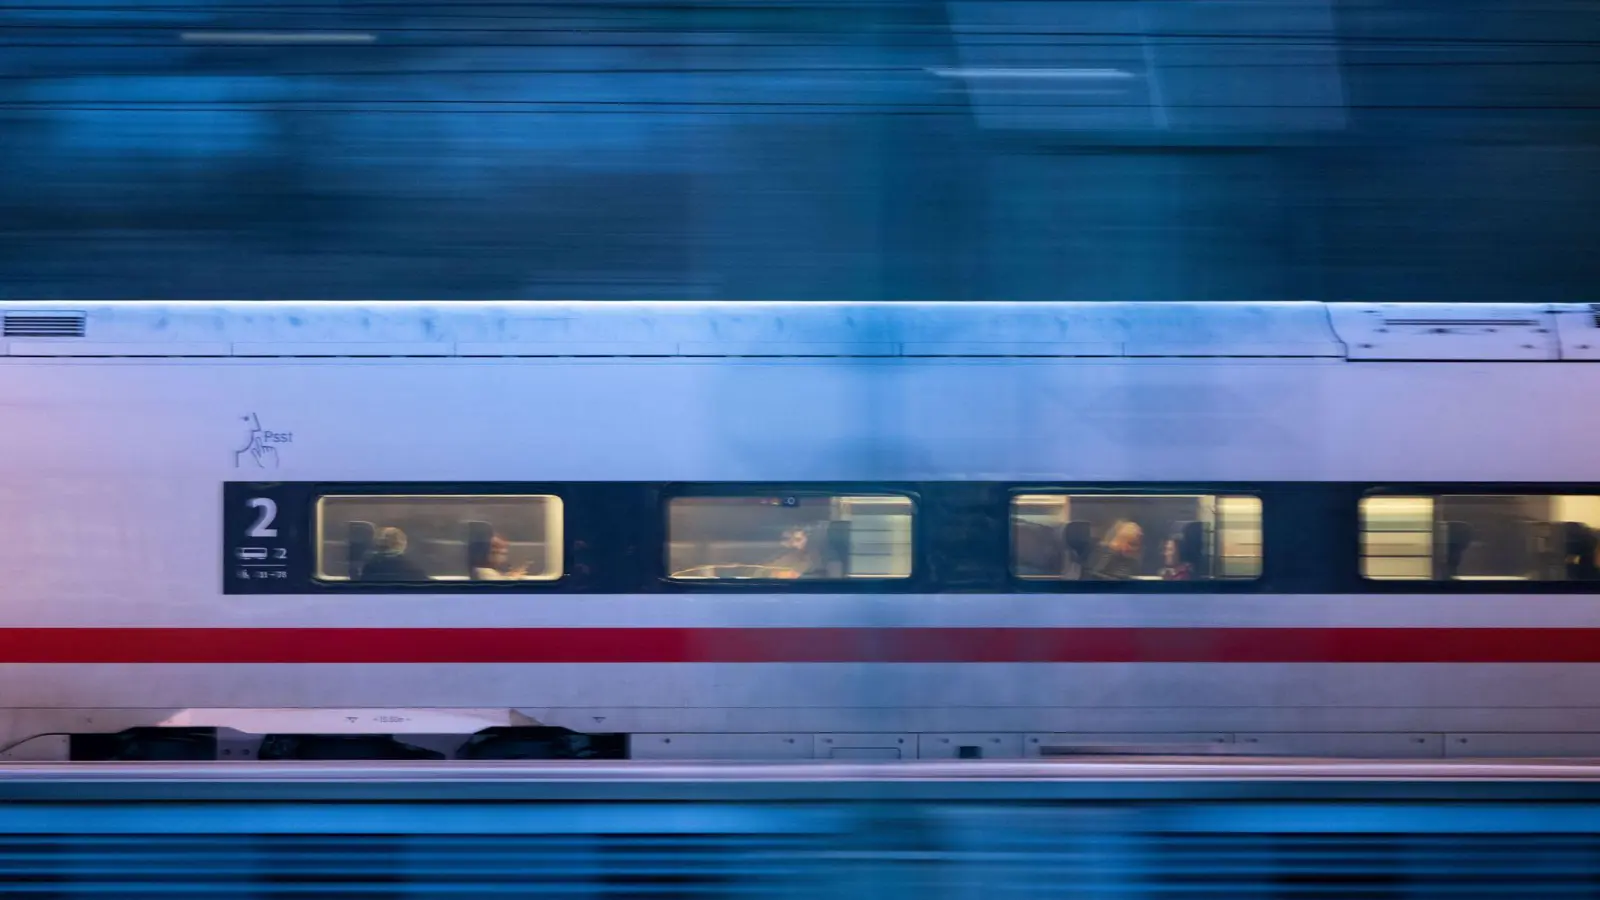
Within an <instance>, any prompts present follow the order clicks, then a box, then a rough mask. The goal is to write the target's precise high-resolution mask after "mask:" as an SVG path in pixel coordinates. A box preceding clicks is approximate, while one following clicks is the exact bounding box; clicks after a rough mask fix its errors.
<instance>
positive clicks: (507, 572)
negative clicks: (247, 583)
mask: <svg viewBox="0 0 1600 900" xmlns="http://www.w3.org/2000/svg"><path fill="white" fill-rule="evenodd" d="M561 533H562V506H561V498H560V497H555V496H551V495H548V494H534V495H470V496H468V495H430V494H410V495H344V496H327V497H322V498H321V499H319V500H318V501H317V578H318V579H320V580H322V581H355V582H388V583H417V584H420V583H433V582H470V581H495V582H502V581H552V580H554V579H557V578H560V577H561Z"/></svg>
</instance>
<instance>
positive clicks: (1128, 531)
mask: <svg viewBox="0 0 1600 900" xmlns="http://www.w3.org/2000/svg"><path fill="white" fill-rule="evenodd" d="M1143 552H1144V529H1143V528H1140V527H1139V526H1138V524H1137V523H1134V522H1130V521H1128V520H1127V519H1123V520H1121V521H1119V522H1117V523H1116V524H1115V525H1112V526H1111V529H1110V530H1109V531H1107V532H1106V539H1105V541H1103V542H1102V543H1101V544H1100V546H1099V547H1098V548H1097V549H1096V550H1095V551H1094V555H1093V556H1091V557H1090V558H1089V578H1091V579H1094V580H1097V581H1131V580H1132V579H1133V577H1134V576H1135V575H1137V574H1139V558H1140V556H1141V555H1142V554H1143Z"/></svg>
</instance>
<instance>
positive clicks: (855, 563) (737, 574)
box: [667, 494, 913, 581]
mask: <svg viewBox="0 0 1600 900" xmlns="http://www.w3.org/2000/svg"><path fill="white" fill-rule="evenodd" d="M912 513H913V507H912V502H911V498H909V497H903V496H893V495H827V494H822V495H819V494H805V495H786V496H759V497H757V496H739V497H727V496H723V497H675V498H673V499H672V500H671V501H670V502H669V503H668V505H667V571H668V572H669V573H670V575H671V577H672V578H674V579H681V580H691V581H692V580H723V581H726V580H752V579H753V580H767V579H802V580H807V581H811V580H823V581H826V580H843V579H857V578H860V579H888V578H907V577H909V576H910V575H911V546H912V544H911V520H912Z"/></svg>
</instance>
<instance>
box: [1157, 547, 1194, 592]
mask: <svg viewBox="0 0 1600 900" xmlns="http://www.w3.org/2000/svg"><path fill="white" fill-rule="evenodd" d="M1161 580H1162V581H1193V580H1194V566H1193V565H1191V564H1189V563H1188V562H1185V561H1184V559H1183V552H1182V551H1181V550H1180V549H1179V543H1178V539H1177V538H1175V537H1169V538H1167V542H1166V543H1165V544H1162V545H1161Z"/></svg>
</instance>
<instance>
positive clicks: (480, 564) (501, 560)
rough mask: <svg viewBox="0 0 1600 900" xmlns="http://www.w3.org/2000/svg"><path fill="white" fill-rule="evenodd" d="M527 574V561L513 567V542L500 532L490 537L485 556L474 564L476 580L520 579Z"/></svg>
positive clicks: (474, 578)
mask: <svg viewBox="0 0 1600 900" xmlns="http://www.w3.org/2000/svg"><path fill="white" fill-rule="evenodd" d="M527 574H528V564H527V563H523V564H522V565H520V566H517V567H516V568H512V567H511V544H510V543H509V542H508V541H506V539H505V538H503V537H501V536H500V535H498V534H497V535H494V536H493V537H491V538H489V547H488V551H487V554H486V555H485V557H484V558H483V559H481V560H477V561H475V562H474V563H473V565H472V579H473V580H474V581H520V580H522V578H523V576H525V575H527Z"/></svg>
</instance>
